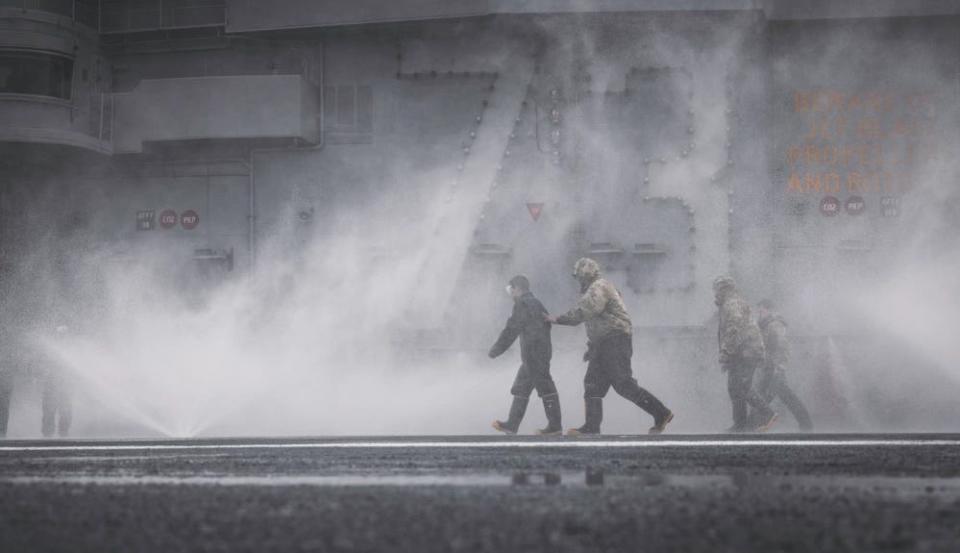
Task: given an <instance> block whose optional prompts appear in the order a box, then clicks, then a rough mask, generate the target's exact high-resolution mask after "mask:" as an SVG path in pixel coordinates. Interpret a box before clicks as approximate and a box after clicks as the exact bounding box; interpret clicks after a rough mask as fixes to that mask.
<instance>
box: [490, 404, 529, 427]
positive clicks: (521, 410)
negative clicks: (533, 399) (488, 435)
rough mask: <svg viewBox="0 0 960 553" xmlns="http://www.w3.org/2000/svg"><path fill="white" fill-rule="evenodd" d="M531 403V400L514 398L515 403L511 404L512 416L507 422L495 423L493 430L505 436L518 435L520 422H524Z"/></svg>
mask: <svg viewBox="0 0 960 553" xmlns="http://www.w3.org/2000/svg"><path fill="white" fill-rule="evenodd" d="M529 401H530V398H527V397H520V396H513V403H512V404H510V415H509V416H508V418H507V421H506V422H504V421H499V420H496V421H493V425H492V426H493V428H495V429H496V430H499V431H500V432H503V433H504V434H516V433H517V429H518V428H520V421H522V420H523V415H524V414H525V413H526V412H527V403H528V402H529Z"/></svg>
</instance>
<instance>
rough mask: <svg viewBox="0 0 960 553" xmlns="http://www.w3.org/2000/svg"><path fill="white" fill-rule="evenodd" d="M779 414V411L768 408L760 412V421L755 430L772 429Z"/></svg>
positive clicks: (764, 430)
mask: <svg viewBox="0 0 960 553" xmlns="http://www.w3.org/2000/svg"><path fill="white" fill-rule="evenodd" d="M779 416H780V415H778V414H777V412H776V411H774V410H772V409H768V410H766V411H764V412H763V413H758V414H757V417H758V420H759V422H758V423H757V425H756V426H755V427H754V428H753V431H754V432H766V431H767V430H770V427H771V426H773V423H775V422H777V418H778V417H779Z"/></svg>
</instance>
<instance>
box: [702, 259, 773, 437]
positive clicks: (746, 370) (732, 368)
mask: <svg viewBox="0 0 960 553" xmlns="http://www.w3.org/2000/svg"><path fill="white" fill-rule="evenodd" d="M714 293H715V294H716V303H717V307H718V308H719V312H720V323H719V326H718V328H717V339H718V342H719V345H720V367H721V368H722V369H723V371H724V372H726V373H727V392H728V393H729V394H730V401H731V403H732V404H733V428H732V430H735V431H744V430H748V429H749V427H748V419H747V406H748V405H749V406H750V407H751V408H753V409H754V411H755V413H756V414H757V415H758V418H764V419H770V418H771V417H772V415H773V414H772V411H771V410H770V407H769V405H768V402H766V401H764V400H763V398H761V397H760V395H759V394H757V392H756V391H755V390H754V389H753V376H754V373H755V372H756V370H757V369H758V368H760V367H761V366H762V365H763V362H764V352H763V338H762V337H761V335H760V328H759V327H758V326H757V323H756V321H754V320H753V317H752V315H751V313H750V305H749V304H747V302H746V301H745V300H744V299H743V298H742V297H741V296H740V294H739V293H737V290H736V286H735V285H734V282H733V279H731V278H730V277H720V278H718V279H717V280H716V281H715V282H714Z"/></svg>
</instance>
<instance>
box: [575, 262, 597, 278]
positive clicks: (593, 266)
mask: <svg viewBox="0 0 960 553" xmlns="http://www.w3.org/2000/svg"><path fill="white" fill-rule="evenodd" d="M573 276H574V277H575V278H576V279H577V280H579V281H580V282H584V281H587V280H595V279H597V278H598V277H599V276H600V265H598V264H597V262H596V261H594V260H592V259H590V258H589V257H581V258H580V259H578V260H577V262H576V263H574V265H573Z"/></svg>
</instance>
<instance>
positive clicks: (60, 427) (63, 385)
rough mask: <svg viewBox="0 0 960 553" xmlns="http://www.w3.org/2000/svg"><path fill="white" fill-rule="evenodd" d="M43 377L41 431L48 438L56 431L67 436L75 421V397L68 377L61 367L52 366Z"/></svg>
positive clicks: (45, 371)
mask: <svg viewBox="0 0 960 553" xmlns="http://www.w3.org/2000/svg"><path fill="white" fill-rule="evenodd" d="M41 378H42V387H43V390H42V393H41V403H42V405H43V419H42V421H41V431H42V432H43V435H44V437H47V438H49V437H51V436H53V435H54V432H56V433H57V434H59V435H60V436H67V435H69V434H70V424H71V423H72V422H73V398H72V397H71V395H70V390H69V384H68V382H67V381H66V380H67V377H66V375H65V374H64V372H63V371H62V370H61V369H60V368H59V367H50V368H47V369H46V370H44V372H43V374H42V375H41Z"/></svg>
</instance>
